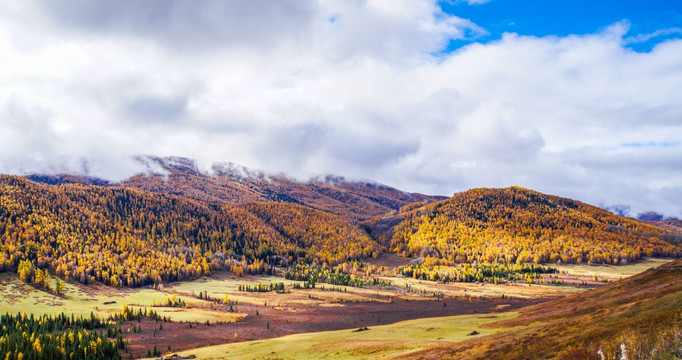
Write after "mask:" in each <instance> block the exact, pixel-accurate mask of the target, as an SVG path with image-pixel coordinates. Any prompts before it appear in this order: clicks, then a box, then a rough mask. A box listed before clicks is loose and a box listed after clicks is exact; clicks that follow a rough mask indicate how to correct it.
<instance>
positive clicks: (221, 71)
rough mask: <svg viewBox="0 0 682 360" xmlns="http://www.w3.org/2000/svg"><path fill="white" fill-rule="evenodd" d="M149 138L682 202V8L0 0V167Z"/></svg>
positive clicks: (331, 167)
mask: <svg viewBox="0 0 682 360" xmlns="http://www.w3.org/2000/svg"><path fill="white" fill-rule="evenodd" d="M140 154H146V155H157V156H185V157H189V158H193V159H197V161H199V163H200V164H203V165H202V166H206V167H208V164H211V163H213V162H234V163H238V164H241V165H244V166H247V167H251V168H256V169H263V170H266V171H272V172H285V173H287V174H290V175H292V176H297V177H300V178H305V177H308V176H314V175H319V174H336V175H342V176H345V177H347V178H350V179H363V180H373V181H378V182H381V183H385V184H387V185H391V186H394V187H397V188H399V189H402V190H406V191H415V192H422V193H427V194H439V195H451V194H452V193H454V192H458V191H463V190H467V189H469V188H475V187H504V186H511V185H518V186H523V187H527V188H531V189H535V190H538V191H542V192H545V193H551V194H555V195H559V196H567V197H571V198H574V199H577V200H581V201H584V202H587V203H590V204H594V205H597V206H602V207H614V206H619V208H621V209H626V211H627V212H628V214H629V215H636V214H638V213H640V212H644V211H651V210H652V211H657V212H659V213H662V214H665V215H667V216H676V217H682V2H679V1H660V0H650V1H638V0H637V1H631V0H621V1H607V0H590V1H587V0H572V1H560V0H556V1H547V0H489V1H486V0H468V1H465V0H444V1H435V0H431V1H429V0H364V1H360V0H343V1H341V0H338V1H334V0H329V1H326V0H325V1H323V0H318V1H315V0H310V1H302V0H280V1H265V0H251V1H238V0H233V1H229V0H225V1H223V0H215V1H212V0H204V1H190V0H147V1H137V0H120V1H90V0H65V1H59V2H56V1H51V0H24V1H13V0H0V172H1V173H10V174H30V173H60V172H70V173H77V174H85V175H90V176H98V177H103V178H107V179H111V180H120V179H123V178H126V177H128V176H130V175H132V174H134V173H137V172H139V171H144V169H143V168H141V165H140V164H139V163H137V162H135V161H134V160H132V158H131V157H132V156H135V155H140Z"/></svg>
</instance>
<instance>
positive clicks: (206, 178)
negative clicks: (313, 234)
mask: <svg viewBox="0 0 682 360" xmlns="http://www.w3.org/2000/svg"><path fill="white" fill-rule="evenodd" d="M141 159H142V160H144V161H147V162H151V163H152V164H153V165H154V166H153V168H155V169H162V170H163V171H165V172H166V174H165V175H161V174H144V175H138V176H134V177H131V178H130V179H128V180H125V181H123V182H122V183H120V184H113V185H119V186H126V187H133V188H137V189H141V190H147V191H151V192H157V193H163V194H171V195H181V196H184V197H187V198H191V199H196V200H201V201H208V202H221V203H230V204H240V203H245V202H253V201H261V202H265V201H276V202H291V203H299V204H303V205H307V206H309V207H312V208H314V209H318V210H322V211H325V212H329V213H332V214H336V215H343V216H346V217H348V218H350V219H352V220H355V221H361V220H367V219H369V218H370V217H372V216H378V215H383V214H385V213H388V212H390V211H394V210H398V209H399V208H400V207H401V206H404V205H407V204H410V203H413V202H420V201H426V202H433V201H438V200H442V199H444V198H445V197H442V196H427V195H422V194H415V193H406V192H403V191H400V190H397V189H394V188H392V187H389V186H386V185H381V184H376V183H369V182H357V181H347V180H345V179H344V178H342V177H334V176H327V177H324V178H316V179H311V180H309V181H307V182H300V181H297V180H294V179H291V178H288V177H286V176H284V175H281V174H280V175H269V174H266V173H263V172H260V171H255V170H251V169H248V168H245V167H242V166H237V165H235V164H231V163H228V164H214V165H213V167H212V169H211V171H210V173H206V172H202V171H201V170H199V168H198V167H197V165H196V163H195V162H194V161H193V160H191V159H186V158H179V157H167V158H159V157H145V158H141Z"/></svg>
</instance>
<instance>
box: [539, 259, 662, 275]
mask: <svg viewBox="0 0 682 360" xmlns="http://www.w3.org/2000/svg"><path fill="white" fill-rule="evenodd" d="M673 260H674V259H661V258H646V259H644V260H642V261H639V262H637V263H634V264H627V265H585V264H580V265H576V264H569V265H556V264H547V265H548V266H551V267H555V268H557V269H559V270H560V271H562V272H564V271H565V272H566V273H568V274H569V275H582V276H590V277H592V276H598V277H600V278H602V277H608V278H611V279H617V278H620V277H628V276H632V275H636V274H639V273H641V272H644V271H646V270H648V269H651V268H654V267H658V266H661V265H664V264H667V263H669V262H671V261H673Z"/></svg>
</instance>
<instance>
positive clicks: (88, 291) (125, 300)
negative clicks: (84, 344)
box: [0, 274, 242, 322]
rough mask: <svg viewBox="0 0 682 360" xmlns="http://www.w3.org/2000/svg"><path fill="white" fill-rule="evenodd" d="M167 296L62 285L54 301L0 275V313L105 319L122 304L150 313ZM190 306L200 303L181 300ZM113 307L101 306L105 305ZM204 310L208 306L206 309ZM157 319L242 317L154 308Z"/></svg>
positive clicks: (14, 278) (143, 290)
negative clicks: (57, 314) (56, 314)
mask: <svg viewBox="0 0 682 360" xmlns="http://www.w3.org/2000/svg"><path fill="white" fill-rule="evenodd" d="M170 296H171V295H170V294H167V293H164V292H161V291H157V290H154V289H146V288H139V289H127V288H120V289H118V288H112V287H106V286H99V285H98V286H89V287H87V286H83V285H80V284H74V283H66V284H65V287H64V297H57V296H55V295H52V294H50V293H48V292H45V291H41V290H38V289H36V288H34V287H33V286H31V285H27V284H24V283H22V282H21V281H20V280H19V278H18V276H17V275H14V274H0V313H3V314H4V313H12V314H15V313H17V312H26V313H32V314H35V315H42V314H50V315H51V314H55V313H61V312H64V313H66V314H74V315H83V316H88V315H90V313H91V312H93V313H95V314H97V315H99V316H101V317H107V316H109V315H110V314H112V313H114V312H116V311H119V310H121V308H122V307H123V304H126V305H128V306H133V307H147V308H149V309H151V304H152V301H153V300H155V301H156V302H157V303H158V302H160V301H161V300H163V299H165V298H167V297H170ZM183 300H185V301H187V302H189V303H190V304H194V305H201V303H202V302H203V301H202V300H198V299H192V298H184V297H183ZM112 301H113V302H114V303H113V304H105V303H106V302H112ZM207 307H208V306H207ZM154 310H156V311H157V312H158V313H159V314H160V315H162V316H164V315H165V316H167V317H168V318H170V319H171V320H174V321H181V320H182V321H197V322H205V321H206V320H209V321H211V322H215V321H227V322H230V321H234V320H236V319H237V318H239V317H240V316H242V315H239V314H234V313H226V312H220V311H210V310H207V309H197V308H164V307H156V308H154Z"/></svg>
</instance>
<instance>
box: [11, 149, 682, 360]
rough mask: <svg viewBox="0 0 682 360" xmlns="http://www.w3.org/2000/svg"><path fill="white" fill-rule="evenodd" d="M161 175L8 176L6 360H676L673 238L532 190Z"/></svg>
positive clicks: (651, 225)
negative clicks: (604, 354) (64, 357)
mask: <svg viewBox="0 0 682 360" xmlns="http://www.w3.org/2000/svg"><path fill="white" fill-rule="evenodd" d="M148 161H154V163H155V164H156V166H157V168H161V169H162V170H163V172H164V174H163V175H161V174H155V173H149V174H141V175H138V176H135V177H133V178H130V179H128V180H126V181H123V182H121V183H109V182H105V181H99V180H96V179H86V178H79V177H74V176H67V175H63V176H29V177H20V176H9V175H1V176H0V236H1V240H2V241H1V242H0V295H1V296H0V314H10V315H16V317H11V316H10V315H8V317H7V318H6V320H4V321H7V322H8V324H10V327H7V326H5V328H3V333H2V334H0V350H2V351H4V352H5V354H6V355H7V356H8V357H7V359H12V360H13V359H18V358H19V357H18V354H19V353H20V352H21V353H22V356H24V354H26V356H29V357H31V356H33V357H32V358H40V353H41V352H40V351H37V349H43V348H44V347H45V346H47V348H49V349H50V350H49V351H51V352H55V353H58V352H61V353H63V354H66V353H67V351H68V352H69V354H73V355H69V357H71V358H73V359H79V358H88V355H87V354H88V351H90V352H91V353H92V352H93V351H94V352H100V353H101V354H104V353H107V352H111V351H112V348H115V349H117V350H116V351H117V352H118V356H119V357H120V358H143V357H153V356H161V355H163V354H166V355H170V354H173V353H180V354H183V355H196V356H197V358H200V359H222V358H225V359H228V358H229V359H232V358H244V359H247V358H264V359H269V358H271V359H300V358H310V359H317V358H324V357H328V358H348V359H364V358H401V357H404V358H425V359H430V358H433V359H438V358H447V357H453V358H461V356H464V358H481V359H484V358H536V357H534V356H530V355H529V354H538V351H540V350H538V348H537V347H538V346H544V347H543V351H546V356H540V358H583V357H587V358H589V357H590V356H596V354H597V351H598V350H602V349H603V351H609V352H610V353H611V354H617V353H618V351H620V350H618V349H617V348H613V347H612V346H611V345H613V344H614V343H615V342H616V341H621V342H622V343H623V344H625V342H626V340H627V339H624V338H623V337H624V336H630V337H631V338H628V339H629V340H627V341H629V342H628V345H627V346H632V347H638V348H637V349H644V348H645V347H646V346H650V347H656V346H658V348H656V349H659V348H660V349H659V350H660V351H673V350H670V349H672V348H671V347H670V346H669V344H668V343H665V344H658V343H656V341H658V340H656V341H654V340H651V339H654V338H656V336H658V335H661V336H663V335H665V334H672V335H670V336H672V340H670V341H678V340H679V339H680V338H679V336H678V335H676V334H679V326H678V325H677V324H679V322H680V321H682V318H681V317H680V316H682V312H680V310H679V306H677V305H675V304H677V303H678V301H679V302H680V303H682V300H680V299H679V296H680V290H679V288H678V287H679V285H680V284H679V281H678V277H676V276H673V275H670V274H677V272H678V270H679V260H677V258H678V257H680V255H682V245H681V242H682V232H680V231H679V227H676V226H674V224H675V223H674V222H671V221H667V222H656V221H646V222H644V221H638V220H635V219H631V218H626V217H622V216H618V215H614V214H612V213H610V212H608V211H605V210H602V209H599V208H597V207H594V206H591V205H588V204H584V203H581V202H579V201H575V200H571V199H566V198H560V197H557V196H552V195H546V194H542V193H539V192H536V191H533V190H529V189H523V188H519V187H510V188H504V189H472V190H469V191H466V192H462V193H456V194H454V195H453V196H452V197H450V198H445V197H438V196H426V195H421V194H410V193H404V192H401V191H399V190H397V189H393V188H390V187H387V186H384V185H381V184H373V183H369V182H351V181H346V180H345V179H342V178H339V177H325V178H316V179H312V180H310V181H308V182H302V181H298V180H293V179H289V178H287V177H285V176H283V175H268V174H264V173H260V172H255V171H252V170H249V169H245V168H238V167H236V166H234V165H229V166H228V165H221V166H219V167H214V168H213V170H212V172H211V173H206V172H202V171H200V170H199V169H198V168H197V167H196V166H195V165H194V163H193V162H192V161H191V160H188V159H182V158H151V160H149V159H148ZM619 299H620V300H619ZM671 301H672V302H671ZM567 310H570V311H568V312H567ZM17 314H18V315H17ZM61 314H63V315H61ZM62 316H63V317H64V318H71V319H72V320H71V322H70V323H68V324H71V325H68V324H65V323H64V322H63V321H62V320H59V319H63V318H62ZM601 318H603V322H602V321H601V320H600V319H601ZM626 318H627V319H630V320H632V321H633V324H634V325H632V326H624V324H623V323H622V322H623V321H625V320H624V319H626ZM88 319H90V320H88ZM93 319H98V320H93ZM645 319H657V320H655V321H653V320H652V321H650V322H647V321H646V320H645ZM14 323H16V326H14V328H12V326H11V325H12V324H14ZM53 323H55V324H57V325H49V326H47V325H46V324H53ZM614 324H618V326H616V327H614ZM53 326H62V328H61V330H54V329H53V328H52V327H53ZM605 326H610V327H611V328H609V329H606V328H605ZM580 327H584V328H585V329H587V330H589V331H590V332H589V333H590V334H592V335H591V337H586V336H583V335H581V333H580V332H579V331H578V329H579V328H580ZM15 329H16V331H15ZM18 329H24V330H22V331H23V333H26V334H27V336H23V335H22V332H19V331H18ZM48 329H52V330H48ZM105 329H106V331H105ZM60 331H62V332H63V331H71V334H72V335H69V336H79V337H83V336H85V337H92V336H96V337H98V339H99V340H92V341H93V343H88V344H86V343H82V344H77V343H75V342H74V343H73V344H70V345H68V346H67V345H65V343H64V342H63V341H62V343H55V342H53V341H52V340H51V339H53V338H52V336H53V335H55V336H61V335H58V334H61V333H60ZM88 331H89V332H88ZM29 333H31V334H33V335H31V336H29V335H28V334H29ZM664 333H665V334H664ZM74 334H75V335H74ZM556 334H564V335H562V336H564V338H563V339H564V340H562V338H557V336H556ZM597 334H603V335H597ZM628 334H630V335H628ZM632 334H642V335H643V336H644V335H646V336H649V337H648V338H647V339H649V340H646V341H647V342H646V343H642V342H636V341H634V340H632V339H633V338H632V336H634V335H632ZM64 336H66V335H64ZM665 336H668V335H665ZM665 336H663V338H665ZM659 337H660V336H659ZM535 338H537V339H538V340H537V344H536V343H534V342H533V340H531V339H535ZM3 339H4V340H3ZM28 339H32V340H31V343H29V342H28ZM35 339H38V340H35ZM666 339H667V338H666ZM36 341H37V344H36ZM666 341H668V340H666ZM92 344H95V345H92ZM97 344H101V346H100V345H97ZM518 344H521V345H518ZM609 346H611V347H609ZM662 347H665V349H663V348H662ZM88 349H89V350H88ZM652 349H653V348H652ZM649 350H651V349H649ZM46 351H47V350H45V351H43V353H47V352H46ZM638 351H639V350H638ZM642 351H644V350H642ZM651 351H653V350H651ZM651 351H650V352H651ZM657 351H658V350H657ZM491 354H492V355H491ZM580 354H583V355H580ZM574 355H575V356H574ZM571 356H574V357H571ZM581 356H583V357H581Z"/></svg>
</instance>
